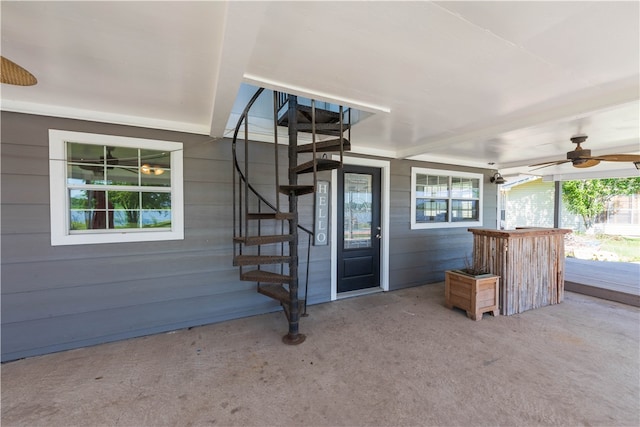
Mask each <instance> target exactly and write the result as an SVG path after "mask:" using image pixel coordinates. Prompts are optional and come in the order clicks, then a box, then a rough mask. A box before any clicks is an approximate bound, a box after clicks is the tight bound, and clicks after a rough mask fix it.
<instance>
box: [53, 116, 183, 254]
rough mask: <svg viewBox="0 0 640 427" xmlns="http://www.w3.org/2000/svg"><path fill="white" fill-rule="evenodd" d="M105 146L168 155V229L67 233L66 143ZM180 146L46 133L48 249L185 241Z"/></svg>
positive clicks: (71, 133)
mask: <svg viewBox="0 0 640 427" xmlns="http://www.w3.org/2000/svg"><path fill="white" fill-rule="evenodd" d="M67 142H76V143H81V144H95V145H108V146H113V147H129V148H141V149H150V150H162V151H169V152H170V153H171V154H170V157H171V229H166V230H164V229H163V230H158V229H156V230H140V229H136V230H126V229H118V231H110V232H106V233H105V232H104V230H95V233H86V232H83V233H78V234H72V233H70V230H69V228H70V225H69V197H68V196H67V157H66V143H67ZM182 152H183V151H182V143H180V142H174V141H160V140H152V139H142V138H129V137H123V136H112V135H101V134H94V133H84V132H72V131H65V130H57V129H49V197H50V204H51V206H50V212H51V245H52V246H59V245H89V244H98V243H123V242H153V241H161V240H183V239H184V194H183V155H182Z"/></svg>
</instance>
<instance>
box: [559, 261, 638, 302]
mask: <svg viewBox="0 0 640 427" xmlns="http://www.w3.org/2000/svg"><path fill="white" fill-rule="evenodd" d="M564 280H565V282H564V288H565V290H567V291H572V292H578V293H581V294H585V295H591V296H594V297H598V298H603V299H607V300H611V301H617V302H621V303H624V304H629V305H633V306H636V307H640V264H635V263H628V262H607V261H590V260H582V259H577V258H566V261H565V275H564Z"/></svg>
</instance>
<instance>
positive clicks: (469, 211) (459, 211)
mask: <svg viewBox="0 0 640 427" xmlns="http://www.w3.org/2000/svg"><path fill="white" fill-rule="evenodd" d="M479 203H480V202H479V201H478V200H452V201H451V221H453V222H458V221H477V220H478V218H479V216H478V213H479V210H478V205H479Z"/></svg>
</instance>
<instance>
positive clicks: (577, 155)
mask: <svg viewBox="0 0 640 427" xmlns="http://www.w3.org/2000/svg"><path fill="white" fill-rule="evenodd" d="M589 157H591V150H588V149H584V148H582V149H580V150H577V149H576V150H573V151H569V152H568V153H567V160H571V161H575V160H585V159H587V158H589Z"/></svg>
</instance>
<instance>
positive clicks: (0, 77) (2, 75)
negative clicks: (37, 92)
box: [0, 56, 38, 86]
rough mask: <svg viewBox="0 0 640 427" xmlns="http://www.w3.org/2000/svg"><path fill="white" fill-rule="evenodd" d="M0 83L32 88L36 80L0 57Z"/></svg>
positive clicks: (28, 73)
mask: <svg viewBox="0 0 640 427" xmlns="http://www.w3.org/2000/svg"><path fill="white" fill-rule="evenodd" d="M0 65H1V67H0V82H2V83H6V84H10V85H17V86H33V85H34V84H36V83H38V80H37V79H36V78H35V77H34V76H33V74H31V73H30V72H28V71H27V70H25V69H24V68H22V67H21V66H19V65H18V64H16V63H15V62H13V61H11V60H10V59H7V58H5V57H4V56H0Z"/></svg>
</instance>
